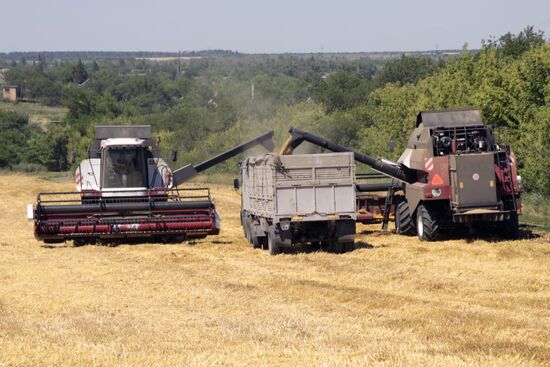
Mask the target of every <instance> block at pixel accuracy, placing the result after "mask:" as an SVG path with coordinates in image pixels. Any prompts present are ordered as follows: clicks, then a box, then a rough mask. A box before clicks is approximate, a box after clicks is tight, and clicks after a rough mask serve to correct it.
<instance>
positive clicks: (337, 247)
mask: <svg viewBox="0 0 550 367" xmlns="http://www.w3.org/2000/svg"><path fill="white" fill-rule="evenodd" d="M328 246H329V247H328V248H329V250H330V252H333V253H335V254H341V253H343V252H344V250H345V248H346V247H345V245H344V243H343V242H340V241H338V239H337V238H335V239H332V240H330V241H329V245H328Z"/></svg>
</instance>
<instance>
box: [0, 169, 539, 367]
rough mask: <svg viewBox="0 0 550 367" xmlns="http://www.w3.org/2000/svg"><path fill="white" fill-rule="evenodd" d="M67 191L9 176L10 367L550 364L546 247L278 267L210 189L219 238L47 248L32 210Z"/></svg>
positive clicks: (0, 326)
mask: <svg viewBox="0 0 550 367" xmlns="http://www.w3.org/2000/svg"><path fill="white" fill-rule="evenodd" d="M71 188H72V185H71V184H68V183H66V184H60V183H55V182H51V181H45V180H41V179H38V178H31V177H27V176H22V175H3V176H0V207H1V208H0V209H1V214H0V215H1V217H0V218H1V219H0V366H38V365H88V366H91V365H98V366H106V365H139V366H153V365H154V366H156V365H180V366H184V365H185V366H187V365H199V366H206V365H238V366H246V365H254V366H257V365H262V366H263V365H278V366H289V365H290V366H293V365H311V366H319V365H330V366H332V365H337V366H345V365H354V366H355V365H390V366H394V365H422V366H424V365H438V366H442V365H453V366H456V365H459V366H460V365H485V366H494V365H507V366H510V365H526V366H537V365H541V366H542V365H550V235H549V234H544V233H538V234H537V233H535V234H534V235H535V236H532V237H534V238H529V239H523V240H518V241H509V242H505V241H498V240H497V239H494V240H479V239H469V240H456V239H455V240H448V241H445V242H436V243H420V242H419V241H417V240H416V238H408V237H402V236H397V235H384V234H382V233H381V232H380V231H379V230H378V228H379V226H360V227H359V231H360V232H361V234H360V235H359V236H358V244H357V248H356V250H355V251H353V252H351V253H348V254H344V255H336V254H330V253H325V252H314V253H298V254H285V255H280V256H275V257H272V256H269V255H268V254H267V252H264V251H261V250H254V249H252V248H250V247H249V246H248V245H247V243H246V242H245V239H244V238H243V236H242V230H241V228H240V225H239V219H238V218H239V216H238V213H239V203H240V201H239V196H238V194H237V193H235V192H234V191H233V190H232V188H230V187H229V186H227V187H226V186H213V193H214V197H215V198H216V202H217V205H218V208H219V210H220V212H221V216H222V234H221V235H220V236H217V237H209V238H207V239H204V240H198V241H196V242H191V243H182V244H175V245H174V244H171V245H162V244H140V245H120V246H117V247H106V246H84V247H72V245H71V244H70V243H67V244H60V245H55V246H48V247H46V246H44V245H43V244H41V243H39V242H37V241H36V240H35V239H34V238H33V236H32V224H31V223H28V222H27V221H26V220H25V205H26V204H27V203H30V202H33V201H34V198H35V194H36V193H37V192H38V191H41V190H67V189H68V190H70V189H71Z"/></svg>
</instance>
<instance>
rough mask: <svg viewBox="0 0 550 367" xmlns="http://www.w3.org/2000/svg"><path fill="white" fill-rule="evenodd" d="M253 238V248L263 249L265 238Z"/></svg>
mask: <svg viewBox="0 0 550 367" xmlns="http://www.w3.org/2000/svg"><path fill="white" fill-rule="evenodd" d="M251 238H252V241H251V242H252V247H253V248H262V238H263V237H258V236H254V235H251Z"/></svg>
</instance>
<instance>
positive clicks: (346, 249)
mask: <svg viewBox="0 0 550 367" xmlns="http://www.w3.org/2000/svg"><path fill="white" fill-rule="evenodd" d="M353 250H355V242H353V241H347V242H344V252H352V251H353Z"/></svg>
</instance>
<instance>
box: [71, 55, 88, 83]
mask: <svg viewBox="0 0 550 367" xmlns="http://www.w3.org/2000/svg"><path fill="white" fill-rule="evenodd" d="M87 79H88V72H87V71H86V68H85V67H84V64H83V63H82V60H81V59H78V62H77V63H76V64H75V65H74V66H73V68H72V71H71V81H72V82H73V83H77V84H82V83H84V82H85V81H86V80H87Z"/></svg>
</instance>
